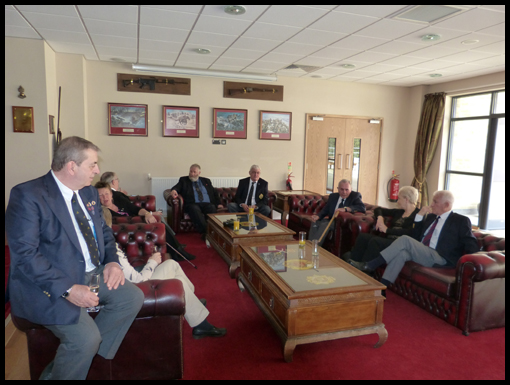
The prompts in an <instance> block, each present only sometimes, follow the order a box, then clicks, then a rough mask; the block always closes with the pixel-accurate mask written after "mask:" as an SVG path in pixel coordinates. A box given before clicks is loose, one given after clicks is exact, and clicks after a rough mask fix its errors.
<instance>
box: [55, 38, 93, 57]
mask: <svg viewBox="0 0 510 385" xmlns="http://www.w3.org/2000/svg"><path fill="white" fill-rule="evenodd" d="M48 45H49V46H50V47H51V49H53V50H54V51H55V52H65V53H74V54H81V55H83V56H85V58H86V59H88V60H99V58H98V57H97V54H96V51H95V50H94V48H93V47H92V44H73V43H68V42H63V41H48Z"/></svg>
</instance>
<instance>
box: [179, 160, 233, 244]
mask: <svg viewBox="0 0 510 385" xmlns="http://www.w3.org/2000/svg"><path fill="white" fill-rule="evenodd" d="M201 172H202V171H201V168H200V166H199V165H198V164H192V165H191V167H190V168H189V175H188V176H181V177H180V178H179V182H178V183H177V184H176V185H175V186H174V187H172V191H170V195H171V196H172V198H174V199H175V198H177V195H179V194H181V196H182V199H183V200H184V207H183V210H184V212H185V213H188V214H189V217H190V218H191V220H192V222H193V225H194V226H195V228H196V229H197V231H198V232H199V233H200V234H201V235H202V239H204V240H205V235H206V231H207V221H206V219H207V214H214V213H216V211H217V209H221V208H223V205H221V204H220V203H221V201H220V196H219V195H218V192H217V191H216V190H215V189H214V187H213V185H212V183H211V181H210V180H209V179H207V178H203V177H201V176H200V173H201Z"/></svg>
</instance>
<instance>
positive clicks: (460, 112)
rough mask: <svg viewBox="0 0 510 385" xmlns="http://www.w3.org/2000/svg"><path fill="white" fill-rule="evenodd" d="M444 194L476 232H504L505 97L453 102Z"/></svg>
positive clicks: (494, 94) (496, 95)
mask: <svg viewBox="0 0 510 385" xmlns="http://www.w3.org/2000/svg"><path fill="white" fill-rule="evenodd" d="M445 188H446V189H447V190H450V191H452V192H453V194H454V196H455V211H456V212H458V213H459V214H463V215H466V216H468V217H469V218H470V219H471V223H472V224H473V225H474V226H478V227H480V228H482V229H488V230H499V229H504V228H505V91H495V92H489V93H483V94H476V95H468V96H459V97H455V98H453V99H452V112H451V121H450V137H449V146H448V158H447V162H446V181H445Z"/></svg>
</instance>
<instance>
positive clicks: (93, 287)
mask: <svg viewBox="0 0 510 385" xmlns="http://www.w3.org/2000/svg"><path fill="white" fill-rule="evenodd" d="M100 277H101V275H100V274H92V275H91V276H90V282H89V290H90V291H91V292H92V293H94V294H95V295H98V293H99V278H100ZM99 309H100V307H99V306H91V307H88V308H87V311H88V312H89V313H95V312H98V311H99Z"/></svg>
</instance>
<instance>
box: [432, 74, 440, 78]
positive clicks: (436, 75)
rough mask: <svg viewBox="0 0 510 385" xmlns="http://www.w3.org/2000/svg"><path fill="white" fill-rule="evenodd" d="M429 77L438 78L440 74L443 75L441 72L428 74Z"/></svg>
mask: <svg viewBox="0 0 510 385" xmlns="http://www.w3.org/2000/svg"><path fill="white" fill-rule="evenodd" d="M429 76H430V77H431V78H440V77H441V76H443V75H442V74H430V75H429Z"/></svg>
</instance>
